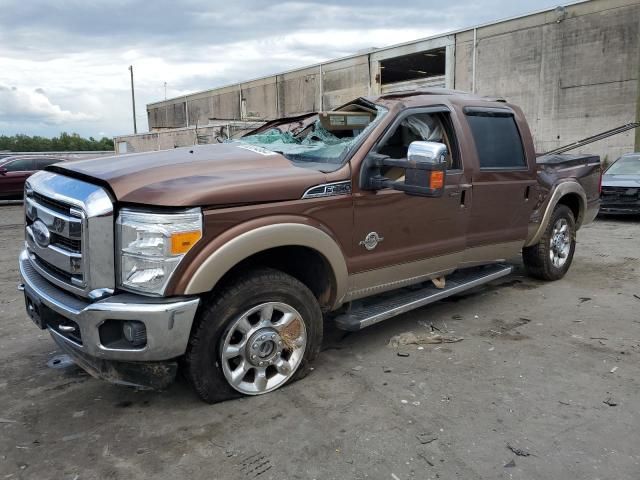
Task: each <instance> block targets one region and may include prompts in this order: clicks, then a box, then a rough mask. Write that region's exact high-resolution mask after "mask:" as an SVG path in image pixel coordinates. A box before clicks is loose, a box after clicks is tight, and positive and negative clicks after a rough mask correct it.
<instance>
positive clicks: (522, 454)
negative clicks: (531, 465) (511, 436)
mask: <svg viewBox="0 0 640 480" xmlns="http://www.w3.org/2000/svg"><path fill="white" fill-rule="evenodd" d="M507 448H508V449H509V450H511V451H512V452H513V453H515V454H516V455H517V456H518V457H529V456H531V454H530V453H529V452H527V451H526V450H524V449H522V448H518V447H514V446H513V445H511V444H509V443H507Z"/></svg>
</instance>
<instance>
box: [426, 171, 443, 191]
mask: <svg viewBox="0 0 640 480" xmlns="http://www.w3.org/2000/svg"><path fill="white" fill-rule="evenodd" d="M442 187H444V172H437V171H436V172H431V178H430V179H429V188H430V189H432V190H439V189H441V188H442Z"/></svg>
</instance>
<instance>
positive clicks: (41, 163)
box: [35, 158, 61, 170]
mask: <svg viewBox="0 0 640 480" xmlns="http://www.w3.org/2000/svg"><path fill="white" fill-rule="evenodd" d="M60 161H61V160H59V159H57V158H36V159H35V162H36V168H35V169H36V170H42V169H43V168H46V167H48V166H49V165H53V164H54V163H58V162H60Z"/></svg>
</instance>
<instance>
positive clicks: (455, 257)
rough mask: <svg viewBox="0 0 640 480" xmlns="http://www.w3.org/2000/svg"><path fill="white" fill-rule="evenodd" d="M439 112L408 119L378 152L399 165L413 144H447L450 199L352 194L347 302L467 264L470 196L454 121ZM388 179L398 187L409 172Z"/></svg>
mask: <svg viewBox="0 0 640 480" xmlns="http://www.w3.org/2000/svg"><path fill="white" fill-rule="evenodd" d="M434 110H435V109H413V110H408V111H407V112H405V113H404V114H403V115H402V116H400V117H399V118H398V119H397V120H396V122H395V124H394V125H393V126H392V127H391V128H390V129H388V131H387V133H385V134H384V135H383V137H382V139H381V141H380V142H379V143H378V144H377V145H376V146H375V147H374V149H373V151H374V152H376V153H380V154H383V155H388V156H389V157H391V158H394V159H401V158H406V155H407V150H408V147H409V144H410V143H411V142H413V141H416V140H425V141H433V142H441V143H445V144H446V145H447V147H448V151H449V157H448V160H447V164H448V165H447V167H448V169H447V174H446V180H445V189H444V193H443V195H442V196H441V197H437V198H428V197H421V196H415V195H408V194H406V193H404V192H401V191H398V190H393V189H391V188H387V189H382V190H378V191H355V192H354V235H353V245H352V257H351V262H350V272H351V273H352V275H351V285H350V295H349V298H348V299H354V298H358V297H362V296H365V295H369V294H372V293H375V292H381V291H385V290H390V289H393V288H397V287H401V286H403V285H408V284H411V283H417V282H419V281H421V280H425V279H426V278H427V277H429V276H431V275H433V274H437V273H439V272H442V273H447V272H449V271H451V270H453V269H455V268H456V267H457V265H458V264H459V263H460V261H461V260H462V256H463V254H464V250H465V247H466V239H465V235H466V229H467V220H468V214H469V210H470V204H471V193H472V191H471V188H470V182H469V181H468V179H467V176H466V174H465V172H464V170H463V168H462V163H461V160H460V155H459V150H458V147H457V142H456V140H455V138H454V135H453V129H452V128H450V127H449V125H450V122H449V118H448V115H449V113H448V112H444V111H442V110H441V109H440V111H434ZM382 173H383V175H385V176H386V177H387V178H390V179H392V180H401V179H402V177H403V176H404V170H402V169H398V168H388V169H387V170H386V171H383V172H382Z"/></svg>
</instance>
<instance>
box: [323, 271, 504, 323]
mask: <svg viewBox="0 0 640 480" xmlns="http://www.w3.org/2000/svg"><path fill="white" fill-rule="evenodd" d="M512 271H513V267H512V266H510V265H504V264H496V265H487V266H483V267H474V268H466V269H464V270H458V271H456V272H454V273H452V274H451V275H449V276H447V277H446V283H445V287H444V288H442V289H439V288H436V287H435V286H433V284H432V283H431V282H429V283H428V284H426V285H428V286H426V287H424V288H421V289H419V290H415V289H414V290H411V289H406V288H404V289H400V290H397V291H396V292H387V293H384V294H382V295H379V296H375V297H370V298H366V299H363V300H358V301H355V302H353V304H352V306H351V310H350V311H348V312H347V313H343V314H341V315H338V316H337V317H336V318H335V322H336V325H337V327H338V328H340V329H342V330H349V331H356V330H361V329H363V328H365V327H368V326H370V325H373V324H374V323H378V322H382V321H383V320H386V319H388V318H391V317H395V316H396V315H400V314H402V313H405V312H408V311H410V310H413V309H415V308H420V307H423V306H425V305H428V304H430V303H434V302H437V301H438V300H442V299H443V298H447V297H450V296H452V295H456V294H458V293H461V292H464V291H465V290H469V289H471V288H474V287H477V286H479V285H482V284H485V283H487V282H490V281H492V280H495V279H497V278H500V277H504V276H506V275H509V274H510V273H511V272H512ZM398 292H399V293H398Z"/></svg>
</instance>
